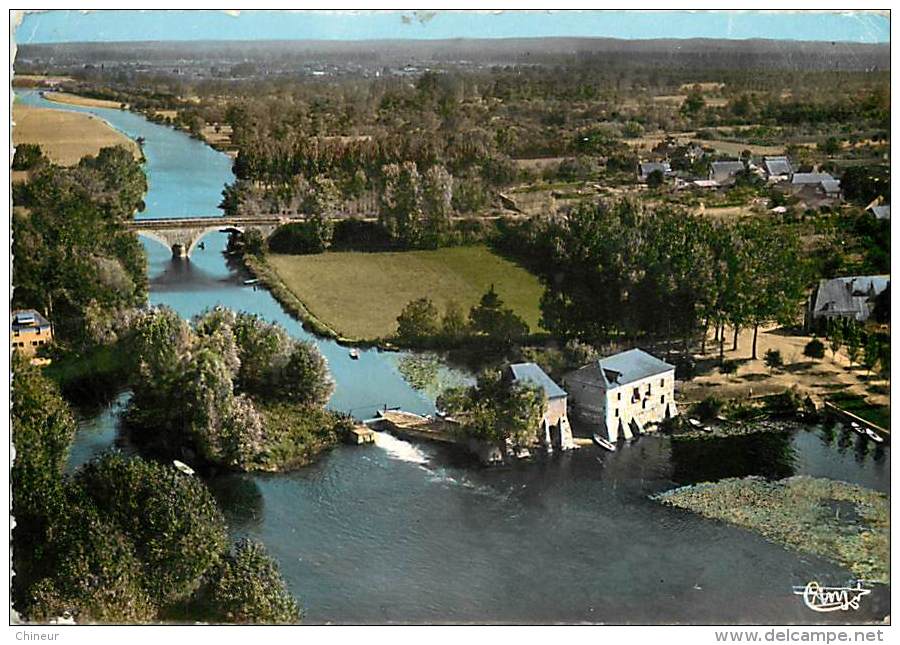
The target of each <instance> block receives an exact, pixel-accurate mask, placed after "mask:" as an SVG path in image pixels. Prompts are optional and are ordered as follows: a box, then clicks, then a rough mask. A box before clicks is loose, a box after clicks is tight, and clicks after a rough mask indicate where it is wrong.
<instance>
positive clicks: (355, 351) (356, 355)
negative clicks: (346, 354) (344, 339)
mask: <svg viewBox="0 0 900 645" xmlns="http://www.w3.org/2000/svg"><path fill="white" fill-rule="evenodd" d="M350 358H352V359H353V360H354V361H358V360H359V350H358V349H356V348H355V347H354V348H353V349H351V350H350Z"/></svg>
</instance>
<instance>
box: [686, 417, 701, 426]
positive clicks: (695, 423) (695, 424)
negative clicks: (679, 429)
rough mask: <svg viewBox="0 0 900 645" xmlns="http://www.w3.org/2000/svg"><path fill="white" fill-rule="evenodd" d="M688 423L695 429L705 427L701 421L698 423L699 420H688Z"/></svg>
mask: <svg viewBox="0 0 900 645" xmlns="http://www.w3.org/2000/svg"><path fill="white" fill-rule="evenodd" d="M688 423H690V424H691V425H692V426H694V427H695V428H699V427H700V426H702V425H703V424H702V423H700V421H698V420H697V419H688Z"/></svg>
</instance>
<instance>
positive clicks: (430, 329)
mask: <svg viewBox="0 0 900 645" xmlns="http://www.w3.org/2000/svg"><path fill="white" fill-rule="evenodd" d="M528 332H529V329H528V324H527V323H526V322H525V321H524V320H522V318H521V317H519V316H518V315H517V314H516V313H515V312H514V311H513V310H512V309H509V308H508V307H505V306H504V303H503V300H502V299H501V298H500V296H499V295H497V292H496V291H494V285H491V288H490V289H489V290H488V291H487V292H485V294H484V295H483V296H482V297H481V301H480V302H479V303H478V304H477V305H475V306H474V307H472V308H471V310H470V311H469V316H468V319H467V318H466V317H464V315H463V311H462V309H461V308H460V306H459V305H458V304H457V303H455V302H450V303H448V304H447V306H446V308H445V310H444V313H443V315H441V314H440V313H439V312H438V309H437V307H436V306H435V305H434V303H433V302H432V301H431V299H430V298H419V299H416V300H412V301H410V302H409V303H407V304H406V306H405V307H404V308H403V311H401V312H400V315H399V316H397V334H396V341H397V342H398V343H399V344H401V345H403V346H406V347H456V346H459V345H460V344H462V343H464V342H466V343H471V342H473V341H474V342H479V343H484V344H487V345H491V346H494V347H497V348H504V347H509V346H511V345H512V344H514V343H517V342H521V341H522V340H523V339H524V338H525V337H526V336H528Z"/></svg>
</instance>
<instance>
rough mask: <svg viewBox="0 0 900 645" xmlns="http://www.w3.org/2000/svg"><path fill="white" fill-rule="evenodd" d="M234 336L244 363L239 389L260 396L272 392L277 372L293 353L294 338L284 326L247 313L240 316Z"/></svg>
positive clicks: (241, 362)
mask: <svg viewBox="0 0 900 645" xmlns="http://www.w3.org/2000/svg"><path fill="white" fill-rule="evenodd" d="M233 333H234V338H235V342H236V343H237V347H238V358H239V360H240V369H239V370H238V377H237V386H238V389H239V390H241V391H244V392H249V393H251V394H255V395H260V396H264V395H266V394H268V393H270V392H271V391H272V388H273V387H274V386H275V382H274V379H275V374H276V373H277V370H278V369H280V368H281V367H282V366H283V365H284V364H285V363H286V361H287V357H288V356H289V355H290V353H291V343H292V340H291V337H290V336H288V335H287V332H286V331H285V330H284V328H283V327H281V326H280V325H274V324H272V323H269V322H266V321H265V320H263V319H262V318H261V317H260V316H259V315H257V314H250V313H246V312H241V313H239V314H237V315H236V317H235V321H234V326H233Z"/></svg>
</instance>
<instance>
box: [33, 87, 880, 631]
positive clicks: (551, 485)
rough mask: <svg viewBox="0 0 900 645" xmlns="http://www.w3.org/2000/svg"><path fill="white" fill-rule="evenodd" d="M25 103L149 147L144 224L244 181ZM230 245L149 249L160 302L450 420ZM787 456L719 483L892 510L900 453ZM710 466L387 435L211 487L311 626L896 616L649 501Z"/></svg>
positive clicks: (831, 574) (165, 134)
mask: <svg viewBox="0 0 900 645" xmlns="http://www.w3.org/2000/svg"><path fill="white" fill-rule="evenodd" d="M18 96H19V98H20V99H21V100H24V101H25V102H27V103H29V104H33V105H41V106H43V107H52V108H56V109H75V110H77V111H86V112H91V113H93V114H95V115H97V116H100V117H102V118H104V119H106V120H107V121H108V122H109V123H110V124H112V125H113V126H114V127H116V128H118V129H119V130H121V131H123V132H125V133H126V134H128V135H129V136H132V137H137V136H142V137H144V139H145V140H146V143H145V146H144V150H145V155H146V157H147V164H146V166H147V172H148V175H149V177H150V191H149V193H148V198H147V200H146V203H147V209H146V211H145V212H144V213H142V214H140V215H139V217H154V216H176V215H198V214H213V213H215V212H216V206H217V204H218V201H219V197H220V193H221V190H222V186H223V184H224V183H226V182H228V181H230V180H231V172H230V166H229V163H228V159H227V157H225V155H222V154H219V153H217V152H215V151H211V149H210V148H208V147H206V146H204V145H203V144H201V143H199V142H197V141H194V140H192V139H190V138H189V137H187V136H186V135H184V134H182V133H179V132H176V131H174V130H172V129H171V128H166V127H164V126H159V125H155V124H152V123H149V122H147V121H146V120H144V119H143V118H141V117H139V116H137V115H134V114H131V113H128V112H122V111H118V110H109V109H101V108H76V107H70V106H62V105H59V104H56V103H51V102H48V101H45V100H44V99H42V98H41V97H40V96H38V95H37V94H36V93H28V92H26V93H24V96H23V95H18ZM225 243H226V236H225V235H223V234H220V233H212V234H210V235H209V236H207V237H206V238H205V249H199V248H198V249H197V250H196V251H195V252H194V254H193V255H192V256H191V259H190V261H182V260H173V259H172V258H171V254H170V251H169V250H168V249H166V248H163V247H162V246H160V245H159V244H157V243H154V242H151V241H147V240H145V241H144V244H145V248H146V250H147V255H148V260H149V273H150V279H151V295H150V299H151V301H152V302H153V303H157V304H166V305H169V306H171V307H173V308H174V309H175V310H177V311H178V312H179V313H180V314H181V315H182V316H185V317H191V316H193V315H195V314H197V313H199V312H201V311H203V310H204V309H207V308H209V307H213V306H216V305H223V306H226V307H231V308H234V309H241V310H247V311H252V312H256V313H259V314H260V315H262V316H263V317H265V318H266V319H269V320H273V321H276V322H279V323H281V324H282V325H284V326H285V327H286V328H287V329H288V331H289V332H290V333H291V334H293V335H295V336H297V337H300V338H306V339H312V340H314V342H316V344H317V345H318V346H319V348H320V350H321V351H322V353H323V354H324V355H325V357H326V358H327V359H328V362H329V366H330V368H331V371H332V373H333V375H334V378H335V381H336V384H337V386H336V390H335V393H334V396H333V398H332V400H331V402H330V403H329V405H330V406H331V407H333V408H335V409H340V410H345V411H350V412H351V413H352V414H354V415H355V416H357V417H360V418H363V417H366V416H370V415H371V413H372V412H373V411H374V410H375V409H376V408H377V407H380V406H381V405H384V404H388V405H399V406H402V407H403V408H405V409H409V410H413V411H416V412H420V413H428V412H431V411H432V410H433V401H432V400H431V398H430V397H429V396H427V395H425V394H423V393H421V392H418V391H416V390H415V389H413V388H412V387H411V386H410V385H408V384H407V383H406V381H405V380H404V379H403V377H402V375H401V373H400V368H399V364H400V361H401V360H403V357H404V355H402V354H397V353H389V352H380V351H378V350H374V349H372V350H366V351H363V352H362V355H361V357H360V360H359V361H353V360H351V359H350V358H349V356H348V353H347V350H346V348H343V347H341V346H339V345H337V344H336V343H334V342H332V341H327V340H322V339H315V338H312V337H311V336H310V335H309V334H308V333H307V332H305V331H304V330H303V329H302V327H301V326H300V325H299V324H298V323H297V322H296V321H294V320H293V319H292V318H290V317H289V316H288V315H287V314H286V313H285V312H284V311H283V310H282V309H281V307H280V306H279V305H278V303H277V302H276V301H275V300H274V299H273V298H272V297H271V296H270V295H269V293H268V292H267V291H265V290H262V289H257V290H254V289H253V288H252V287H247V286H244V285H243V279H244V277H245V276H243V275H241V273H240V272H239V271H238V270H237V269H236V268H234V267H231V266H229V265H228V264H227V263H226V259H225V257H224V256H223V254H222V251H223V249H224V247H225ZM444 376H445V377H447V378H448V379H460V378H462V377H461V376H460V375H459V374H454V373H453V372H452V371H451V370H445V374H444ZM126 401H127V394H123V395H122V396H121V397H120V398H119V399H118V400H117V401H116V402H114V404H112V405H111V406H109V408H108V409H105V410H102V411H100V412H99V413H98V414H96V415H95V416H92V417H91V418H87V419H84V420H83V421H82V422H81V423H80V429H79V432H78V434H77V436H76V440H75V445H74V446H73V449H72V454H71V458H70V468H74V467H77V466H78V465H79V464H81V463H83V462H84V461H86V460H88V459H90V458H91V457H92V456H93V455H95V454H97V453H98V452H100V451H102V450H104V449H107V448H108V447H110V446H111V445H118V446H119V447H120V448H123V449H126V450H127V449H128V446H127V445H126V444H124V443H123V439H122V438H121V437H120V436H119V433H118V430H117V419H118V414H119V413H120V411H121V409H122V406H124V405H125V403H126ZM775 441H776V442H777V441H778V440H775ZM769 452H770V453H771V452H772V451H769ZM774 453H776V454H777V458H776V459H774V463H773V462H772V461H771V460H766V462H765V463H762V462H754V461H753V460H752V459H740V458H738V459H737V460H729V461H727V463H729V464H731V463H733V464H734V465H728V466H722V465H719V466H718V467H719V468H720V469H721V468H728V469H731V470H729V471H728V472H719V473H717V475H718V476H727V475H743V474H753V473H755V474H763V475H777V476H785V475H789V474H796V475H802V474H808V475H813V476H827V477H833V478H835V479H843V480H846V481H851V482H855V483H859V484H862V485H865V486H869V487H871V488H875V489H877V490H882V491H885V492H890V451H889V449H887V448H883V447H879V448H877V449H876V448H875V446H874V445H873V444H871V443H868V442H866V441H865V440H863V439H861V438H859V437H857V436H856V435H853V434H851V433H849V432H848V431H846V430H844V431H841V430H840V429H838V430H837V431H834V430H826V429H822V428H809V429H806V430H798V431H795V432H793V433H792V434H790V435H788V436H786V437H785V438H784V439H782V440H781V443H779V444H777V445H775V446H774ZM738 457H740V456H738ZM697 463H718V464H725V463H726V461H725V460H721V459H717V455H703V454H697V453H696V452H694V453H691V454H685V451H684V450H683V449H682V450H679V451H675V450H673V447H672V444H671V442H670V441H669V440H668V439H667V438H665V437H644V438H642V439H641V440H640V441H638V442H636V443H634V444H632V445H629V446H627V447H624V448H623V449H621V450H619V451H618V452H616V453H614V454H610V453H604V452H600V451H598V450H596V449H593V448H585V449H582V450H579V451H576V452H574V453H569V454H563V455H555V456H552V457H548V458H538V459H536V460H534V461H529V462H525V463H519V464H515V465H512V466H505V467H498V468H481V467H477V466H475V465H473V464H472V463H471V462H470V461H468V460H467V459H465V458H463V457H460V456H459V455H457V454H455V453H453V452H450V451H448V450H447V449H446V448H439V447H436V446H433V445H427V444H412V443H408V442H405V441H400V440H398V439H395V438H393V437H391V436H389V435H386V434H381V435H379V437H378V445H376V446H368V447H349V446H339V447H338V448H336V449H335V450H333V451H331V452H330V453H328V454H327V455H325V456H324V457H323V458H322V459H321V460H319V461H318V462H317V463H316V464H314V465H312V466H309V467H306V468H303V469H300V470H298V471H296V472H293V473H288V474H278V475H268V474H266V475H225V476H219V477H216V478H214V479H212V480H210V481H209V485H210V487H211V488H212V490H213V492H214V494H215V495H216V498H217V499H218V501H219V503H220V505H221V506H222V508H223V511H224V512H225V515H226V518H227V520H228V524H229V527H230V531H231V533H232V535H233V536H234V537H240V536H249V537H253V538H256V539H259V540H261V541H262V542H264V543H265V545H266V546H267V548H268V550H269V552H270V553H271V554H272V555H273V556H274V557H275V558H276V559H277V560H278V562H279V564H280V567H281V571H282V573H283V575H284V577H285V579H286V581H287V583H288V586H289V587H290V589H291V591H292V592H293V593H294V595H295V596H296V597H297V598H298V600H299V601H300V602H301V604H302V605H303V607H304V608H305V622H307V623H326V622H338V623H385V622H407V623H410V622H412V623H422V622H427V623H435V622H454V623H457V622H499V623H509V622H515V623H558V622H604V623H616V624H623V623H699V624H720V623H732V622H753V623H798V622H801V623H802V622H824V621H829V622H831V621H836V622H841V621H847V620H850V621H857V620H871V619H876V618H880V617H882V616H884V615H885V614H887V613H888V612H889V611H890V608H889V604H890V590H889V588H885V587H880V588H877V589H876V590H875V591H874V592H873V594H872V595H870V596H867V597H866V598H865V599H864V600H865V602H864V604H863V606H862V608H861V609H860V610H859V611H858V612H856V613H854V614H853V615H846V614H842V615H836V614H830V615H827V614H813V613H811V612H810V611H809V610H808V609H806V608H805V607H804V606H803V604H802V602H801V601H800V599H799V598H798V597H797V596H794V595H793V594H792V587H793V586H794V585H805V584H806V583H807V582H809V581H811V580H818V581H819V582H821V583H822V584H844V583H846V582H848V581H849V580H850V578H851V575H850V574H849V572H847V571H846V570H845V569H842V568H841V567H839V566H837V565H834V564H832V563H830V562H827V561H825V560H823V559H821V558H817V557H813V556H805V555H799V554H797V553H794V552H790V551H787V550H785V549H783V548H782V547H780V546H777V545H775V544H772V543H769V542H766V541H765V540H763V539H762V538H761V537H759V536H757V535H755V534H753V533H751V532H748V531H745V530H743V529H739V528H736V527H732V526H727V525H724V524H721V523H717V522H712V521H708V520H704V519H702V518H700V517H697V516H695V515H693V514H691V513H688V512H685V511H681V510H678V509H673V508H668V507H663V506H661V505H659V504H657V503H655V502H653V501H651V500H650V499H648V496H649V495H650V494H652V493H655V492H659V491H662V490H666V489H668V488H671V487H672V486H674V485H676V484H677V483H682V482H685V481H690V480H691V473H692V472H694V471H695V470H696V467H695V466H694V464H697ZM772 468H774V469H776V472H769V469H772ZM839 613H840V612H839Z"/></svg>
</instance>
